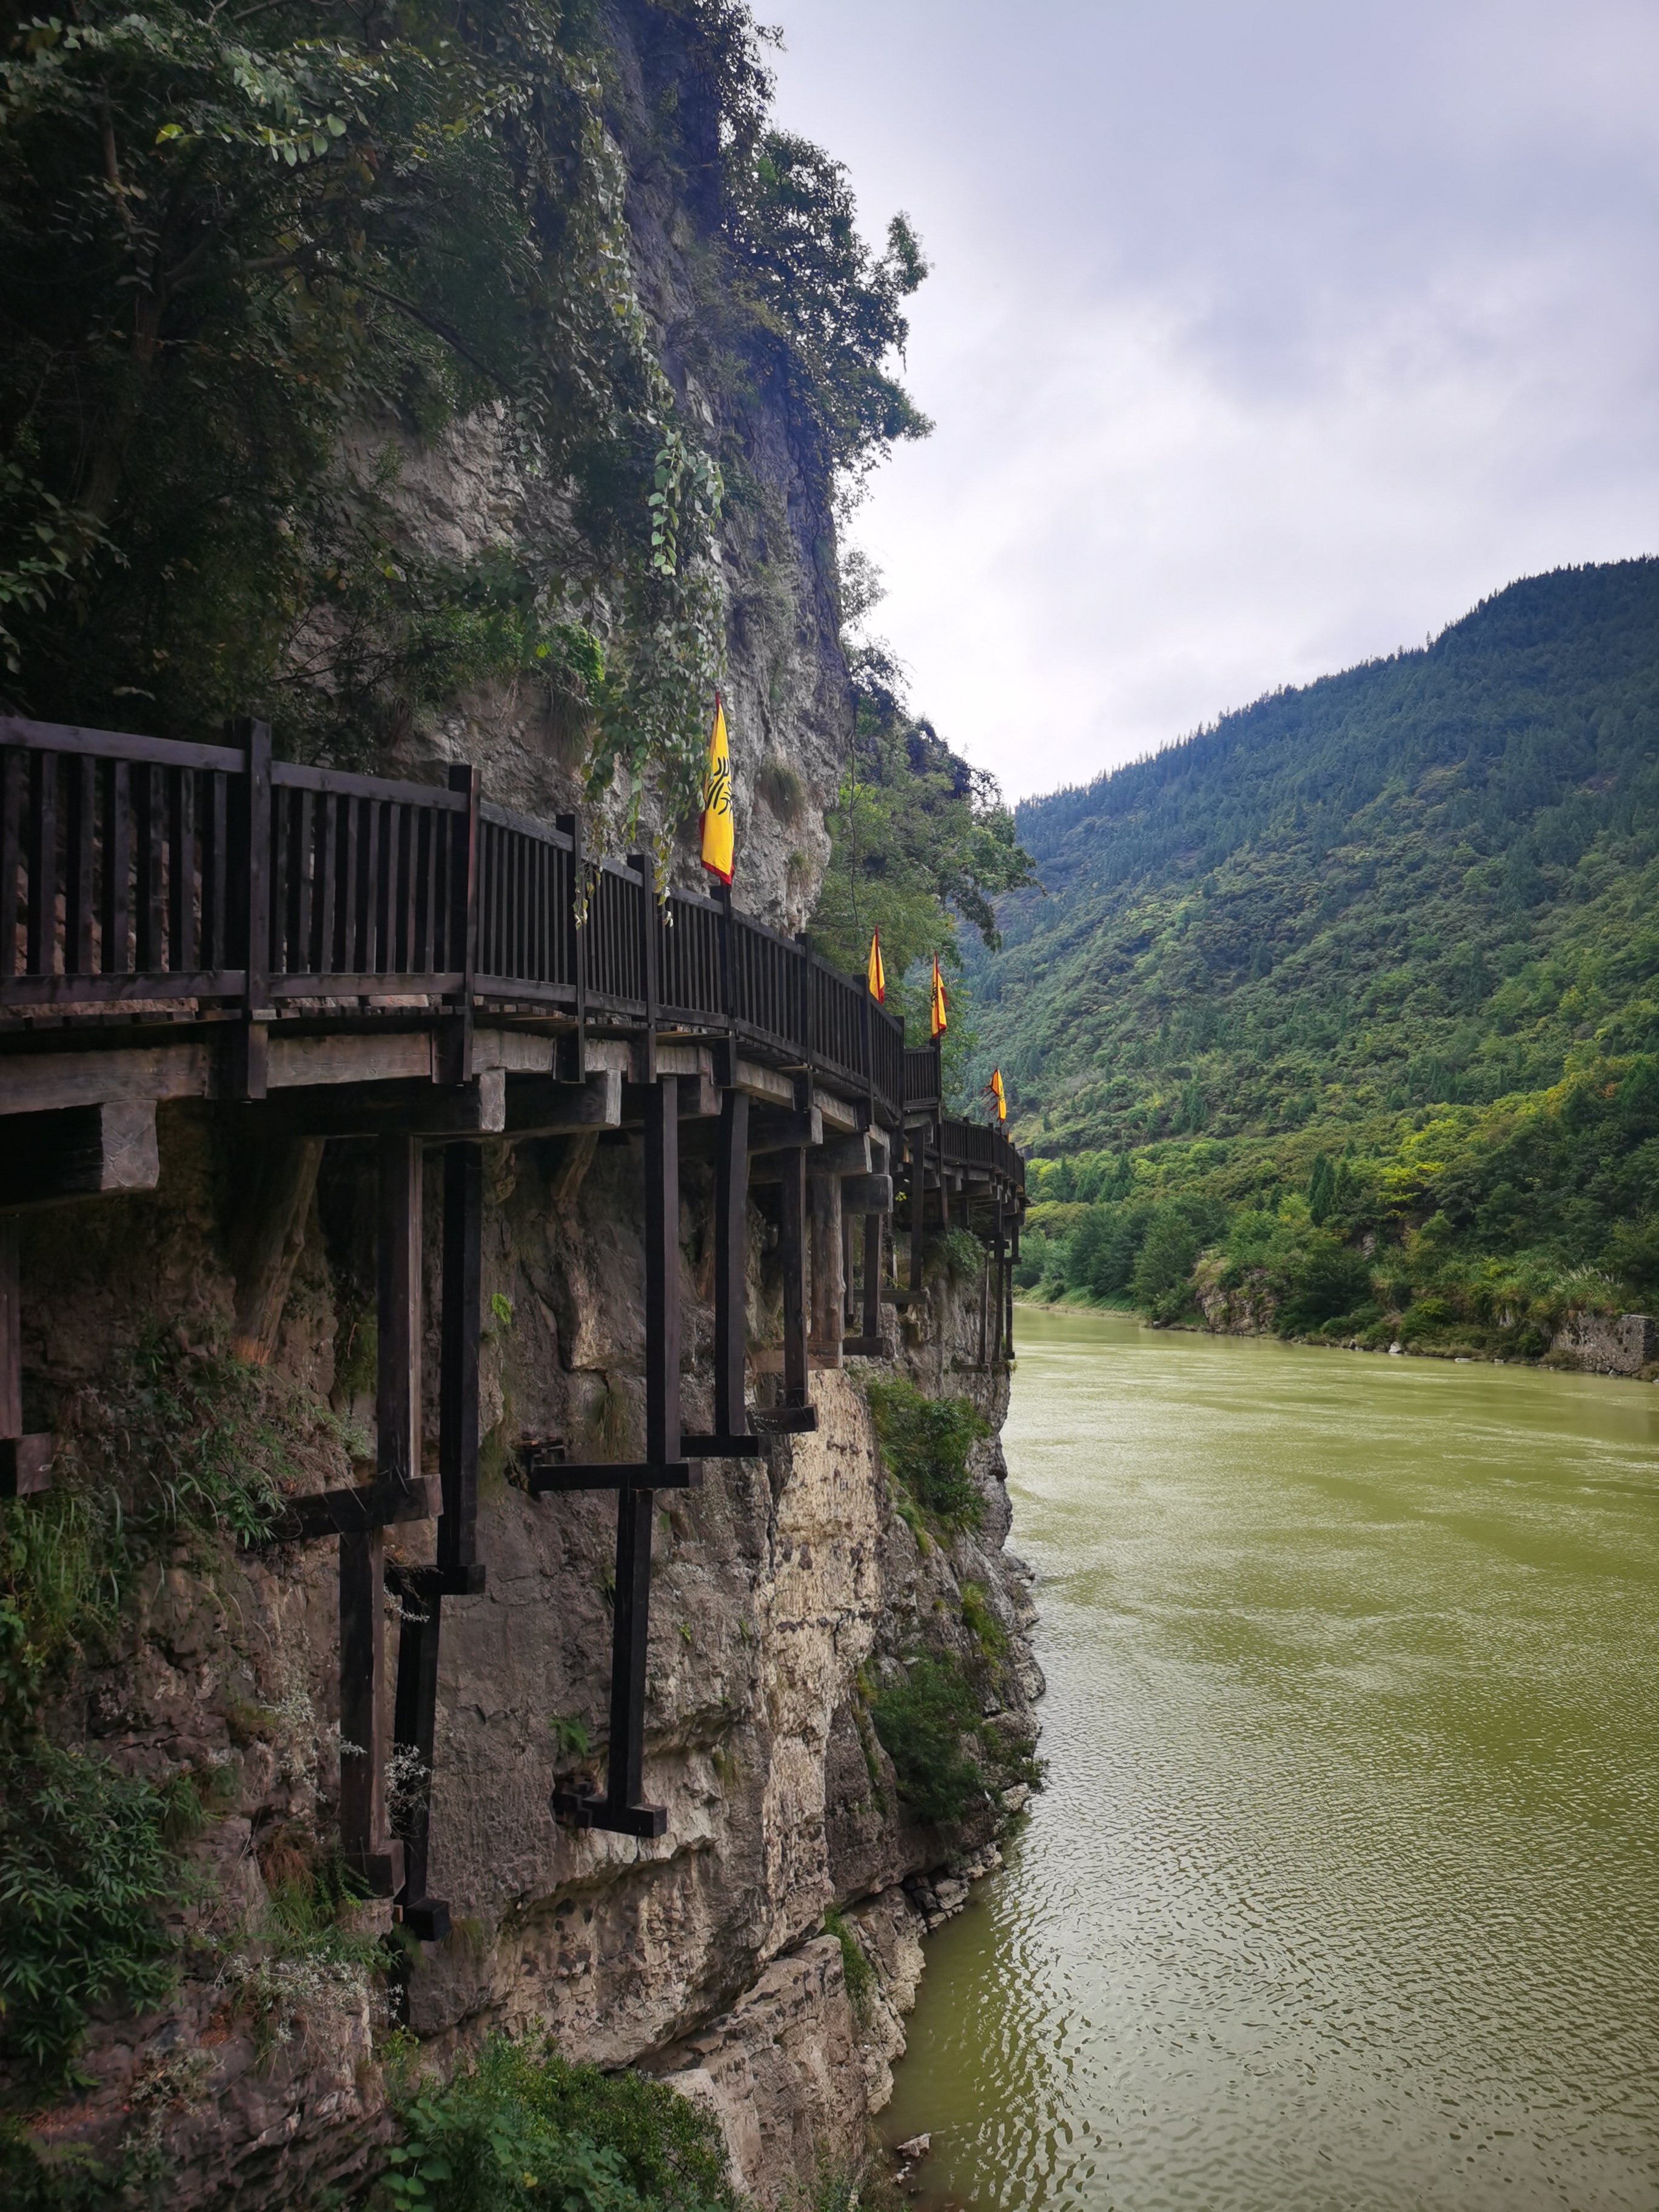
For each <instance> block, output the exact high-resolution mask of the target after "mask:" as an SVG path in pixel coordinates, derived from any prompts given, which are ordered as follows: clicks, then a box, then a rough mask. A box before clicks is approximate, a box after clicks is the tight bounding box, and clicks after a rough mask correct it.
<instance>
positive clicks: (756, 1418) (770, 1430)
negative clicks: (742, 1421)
mask: <svg viewBox="0 0 1659 2212" xmlns="http://www.w3.org/2000/svg"><path fill="white" fill-rule="evenodd" d="M756 1367H757V1373H764V1372H765V1370H764V1369H763V1368H762V1367H761V1366H760V1364H759V1362H758V1361H757V1363H756ZM749 1425H750V1428H751V1429H753V1431H755V1433H756V1435H757V1436H758V1437H799V1436H805V1435H809V1434H810V1433H811V1431H813V1430H814V1429H816V1428H817V1425H818V1409H817V1407H816V1406H751V1407H750V1408H749Z"/></svg>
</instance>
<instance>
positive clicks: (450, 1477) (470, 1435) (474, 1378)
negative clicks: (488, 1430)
mask: <svg viewBox="0 0 1659 2212" xmlns="http://www.w3.org/2000/svg"><path fill="white" fill-rule="evenodd" d="M440 1327H441V1333H440V1337H439V1355H438V1356H439V1370H438V1473H439V1480H440V1481H441V1485H442V1489H443V1516H442V1518H441V1520H440V1522H439V1523H438V1564H439V1565H440V1567H441V1568H444V1569H446V1570H448V1571H452V1572H453V1571H458V1570H460V1571H466V1570H471V1568H472V1567H474V1566H475V1565H477V1557H478V1339H479V1337H480V1335H481V1334H482V1332H483V1159H482V1158H481V1157H480V1155H479V1152H478V1147H477V1146H476V1145H449V1146H446V1147H445V1151H444V1222H443V1310H442V1315H441V1325H440ZM479 1572H480V1576H482V1569H480V1571H479ZM477 1587H478V1588H479V1589H483V1581H482V1579H480V1581H479V1582H478V1584H477ZM434 1602H436V1600H435V1601H434Z"/></svg>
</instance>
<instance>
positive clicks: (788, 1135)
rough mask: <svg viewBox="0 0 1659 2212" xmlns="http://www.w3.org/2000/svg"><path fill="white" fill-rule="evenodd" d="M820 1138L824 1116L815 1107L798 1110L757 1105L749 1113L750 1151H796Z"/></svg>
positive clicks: (816, 1141)
mask: <svg viewBox="0 0 1659 2212" xmlns="http://www.w3.org/2000/svg"><path fill="white" fill-rule="evenodd" d="M822 1143H823V1115H822V1114H820V1113H819V1112H818V1111H817V1109H816V1108H812V1109H808V1110H805V1111H801V1112H798V1111H795V1110H794V1109H779V1108H778V1107H775V1106H757V1107H756V1108H755V1109H754V1110H753V1111H752V1112H751V1113H750V1116H749V1149H750V1152H799V1151H800V1150H801V1149H802V1148H803V1147H804V1146H817V1145H821V1144H822Z"/></svg>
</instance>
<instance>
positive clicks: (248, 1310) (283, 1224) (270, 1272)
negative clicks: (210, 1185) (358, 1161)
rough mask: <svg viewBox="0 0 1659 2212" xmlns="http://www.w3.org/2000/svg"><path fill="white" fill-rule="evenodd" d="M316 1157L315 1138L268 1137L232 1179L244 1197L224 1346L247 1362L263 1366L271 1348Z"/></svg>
mask: <svg viewBox="0 0 1659 2212" xmlns="http://www.w3.org/2000/svg"><path fill="white" fill-rule="evenodd" d="M239 1133H240V1131H239ZM322 1157H323V1139H321V1138H320V1137H292V1136H287V1135H281V1134H277V1135H272V1136H270V1138H269V1139H267V1141H265V1142H264V1143H263V1144H261V1145H260V1146H258V1151H257V1152H254V1153H253V1155H252V1158H246V1156H245V1158H246V1166H247V1169H248V1172H247V1174H246V1176H245V1177H244V1176H241V1175H239V1176H238V1177H237V1184H238V1188H239V1190H242V1189H245V1190H246V1196H245V1197H243V1198H242V1199H241V1200H240V1203H239V1206H238V1209H237V1218H236V1221H235V1224H234V1235H233V1237H232V1251H231V1267H232V1273H234V1276H235V1278H236V1314H235V1320H234V1324H233V1328H232V1333H231V1340H230V1348H231V1350H232V1352H234V1354H235V1356H236V1358H238V1359H245V1360H246V1361H247V1363H248V1364H249V1365H250V1366H253V1367H264V1366H268V1365H269V1364H270V1358H271V1355H272V1354H273V1353H274V1352H275V1351H276V1345H277V1340H278V1337H279V1335H280V1334H281V1330H282V1325H283V1306H284V1305H285V1304H287V1302H288V1293H289V1285H290V1284H291V1283H292V1282H293V1280H294V1270H295V1267H296V1266H297V1265H298V1264H299V1258H300V1255H301V1252H302V1251H303V1250H304V1249H305V1231H306V1216H307V1214H308V1213H309V1212H310V1211H311V1200H312V1194H313V1192H314V1191H315V1189H316V1188H317V1170H318V1168H319V1165H320V1164H321V1162H322Z"/></svg>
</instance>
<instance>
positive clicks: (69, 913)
mask: <svg viewBox="0 0 1659 2212" xmlns="http://www.w3.org/2000/svg"><path fill="white" fill-rule="evenodd" d="M66 767H67V769H68V783H69V789H68V790H67V792H66V793H64V798H65V800H66V802H67V803H66V805H65V808H64V974H65V975H91V973H92V922H93V913H94V886H95V884H96V882H97V873H96V855H95V849H94V836H95V834H96V831H97V827H98V820H97V794H98V787H97V781H96V779H97V774H98V763H97V762H96V761H95V760H94V757H93V756H92V755H91V754H90V753H82V754H81V755H80V756H79V757H76V758H73V759H71V760H70V761H69V762H68V763H66Z"/></svg>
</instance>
